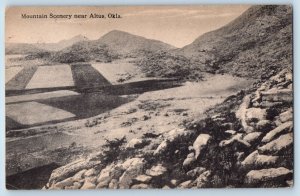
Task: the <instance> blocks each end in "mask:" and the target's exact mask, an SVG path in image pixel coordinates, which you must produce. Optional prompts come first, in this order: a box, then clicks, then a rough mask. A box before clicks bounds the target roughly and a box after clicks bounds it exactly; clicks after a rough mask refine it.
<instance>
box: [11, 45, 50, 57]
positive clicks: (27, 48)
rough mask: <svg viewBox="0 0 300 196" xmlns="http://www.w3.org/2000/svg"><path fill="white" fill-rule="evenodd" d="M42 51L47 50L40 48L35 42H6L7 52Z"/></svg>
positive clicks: (31, 52) (35, 52) (29, 52)
mask: <svg viewBox="0 0 300 196" xmlns="http://www.w3.org/2000/svg"><path fill="white" fill-rule="evenodd" d="M41 52H46V51H45V50H43V49H40V48H38V47H36V46H34V45H33V44H25V43H6V44H5V54H7V55H10V54H23V55H25V54H37V53H41Z"/></svg>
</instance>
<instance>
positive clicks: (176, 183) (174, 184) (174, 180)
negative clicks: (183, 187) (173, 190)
mask: <svg viewBox="0 0 300 196" xmlns="http://www.w3.org/2000/svg"><path fill="white" fill-rule="evenodd" d="M170 182H171V184H172V185H173V186H177V185H178V180H176V179H173V180H171V181H170Z"/></svg>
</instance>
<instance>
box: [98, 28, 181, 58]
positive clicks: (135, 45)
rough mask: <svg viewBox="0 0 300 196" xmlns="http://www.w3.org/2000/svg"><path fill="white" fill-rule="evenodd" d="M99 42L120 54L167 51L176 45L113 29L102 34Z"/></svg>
mask: <svg viewBox="0 0 300 196" xmlns="http://www.w3.org/2000/svg"><path fill="white" fill-rule="evenodd" d="M97 42H99V43H102V44H105V45H107V46H108V47H109V48H110V50H112V51H115V52H116V53H119V54H123V55H126V54H131V53H133V52H139V51H167V50H171V49H175V47H174V46H171V45H169V44H166V43H163V42H161V41H157V40H153V39H146V38H144V37H141V36H137V35H133V34H130V33H126V32H123V31H118V30H113V31H110V32H109V33H107V34H105V35H104V36H102V37H101V38H100V39H98V40H97Z"/></svg>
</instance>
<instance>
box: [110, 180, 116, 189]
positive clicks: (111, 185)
mask: <svg viewBox="0 0 300 196" xmlns="http://www.w3.org/2000/svg"><path fill="white" fill-rule="evenodd" d="M108 188H110V189H117V188H118V180H117V179H112V180H111V181H110V183H109V185H108Z"/></svg>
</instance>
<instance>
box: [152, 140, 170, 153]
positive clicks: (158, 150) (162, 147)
mask: <svg viewBox="0 0 300 196" xmlns="http://www.w3.org/2000/svg"><path fill="white" fill-rule="evenodd" d="M169 143H170V142H169V141H168V140H164V141H162V143H160V144H159V146H158V147H157V148H156V150H155V151H154V155H159V154H163V153H164V152H165V151H166V149H167V147H168V145H169Z"/></svg>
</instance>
